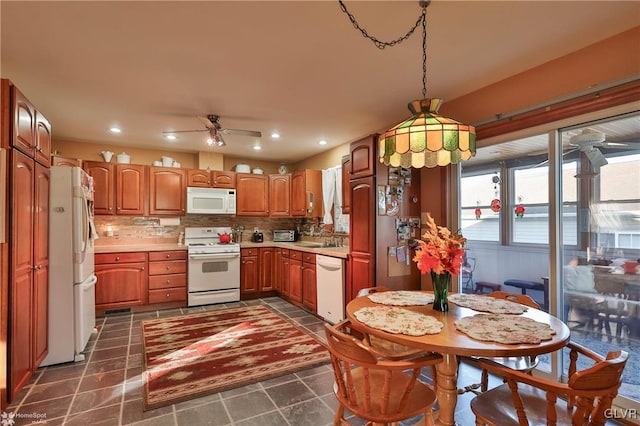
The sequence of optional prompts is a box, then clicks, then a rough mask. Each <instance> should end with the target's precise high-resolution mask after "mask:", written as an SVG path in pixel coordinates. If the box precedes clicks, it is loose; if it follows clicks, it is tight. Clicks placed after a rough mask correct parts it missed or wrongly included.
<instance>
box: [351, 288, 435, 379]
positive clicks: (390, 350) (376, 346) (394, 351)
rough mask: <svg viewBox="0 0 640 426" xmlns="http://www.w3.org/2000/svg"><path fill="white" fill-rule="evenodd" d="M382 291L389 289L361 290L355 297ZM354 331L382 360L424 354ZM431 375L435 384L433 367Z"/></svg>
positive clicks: (414, 349) (420, 351) (421, 351)
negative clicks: (359, 334)
mask: <svg viewBox="0 0 640 426" xmlns="http://www.w3.org/2000/svg"><path fill="white" fill-rule="evenodd" d="M383 291H391V289H389V288H387V287H382V286H378V287H368V288H363V289H361V290H360V291H358V294H357V295H356V297H362V296H368V295H370V294H374V293H380V292H383ZM355 330H356V331H358V332H359V333H361V335H362V339H363V340H364V341H365V343H366V344H367V345H369V346H371V348H372V349H373V350H374V351H375V352H376V353H377V354H378V355H379V356H380V357H382V358H386V359H390V360H400V359H407V358H411V357H414V356H419V355H422V354H425V351H423V350H420V349H416V348H412V347H410V346H405V345H402V344H400V343H395V342H391V341H389V340H386V339H382V338H380V337H377V336H372V335H370V334H368V333H365V332H363V331H362V330H358V329H357V328H356V329H355ZM431 375H432V379H433V382H434V384H435V382H436V374H435V367H433V368H432V374H431Z"/></svg>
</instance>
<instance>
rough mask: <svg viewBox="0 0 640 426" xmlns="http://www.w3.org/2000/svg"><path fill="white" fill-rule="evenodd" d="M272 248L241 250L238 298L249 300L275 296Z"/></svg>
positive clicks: (273, 250) (273, 251)
mask: <svg viewBox="0 0 640 426" xmlns="http://www.w3.org/2000/svg"><path fill="white" fill-rule="evenodd" d="M274 253H275V249H274V248H273V247H259V248H244V249H241V261H240V298H241V299H251V298H255V297H265V296H270V295H273V294H275V292H274V279H275V274H276V272H275V269H276V268H275V267H274Z"/></svg>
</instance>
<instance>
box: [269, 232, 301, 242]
mask: <svg viewBox="0 0 640 426" xmlns="http://www.w3.org/2000/svg"><path fill="white" fill-rule="evenodd" d="M295 240H296V231H292V230H288V229H274V230H273V241H276V242H277V241H280V242H293V241H295Z"/></svg>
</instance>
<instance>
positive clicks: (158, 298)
mask: <svg viewBox="0 0 640 426" xmlns="http://www.w3.org/2000/svg"><path fill="white" fill-rule="evenodd" d="M186 300H187V288H186V287H178V288H167V289H163V290H149V303H162V302H182V301H186Z"/></svg>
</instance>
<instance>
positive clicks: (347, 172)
mask: <svg viewBox="0 0 640 426" xmlns="http://www.w3.org/2000/svg"><path fill="white" fill-rule="evenodd" d="M350 180H351V156H349V155H345V156H344V157H342V213H343V214H349V213H351V187H350V186H349V181H350Z"/></svg>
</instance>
